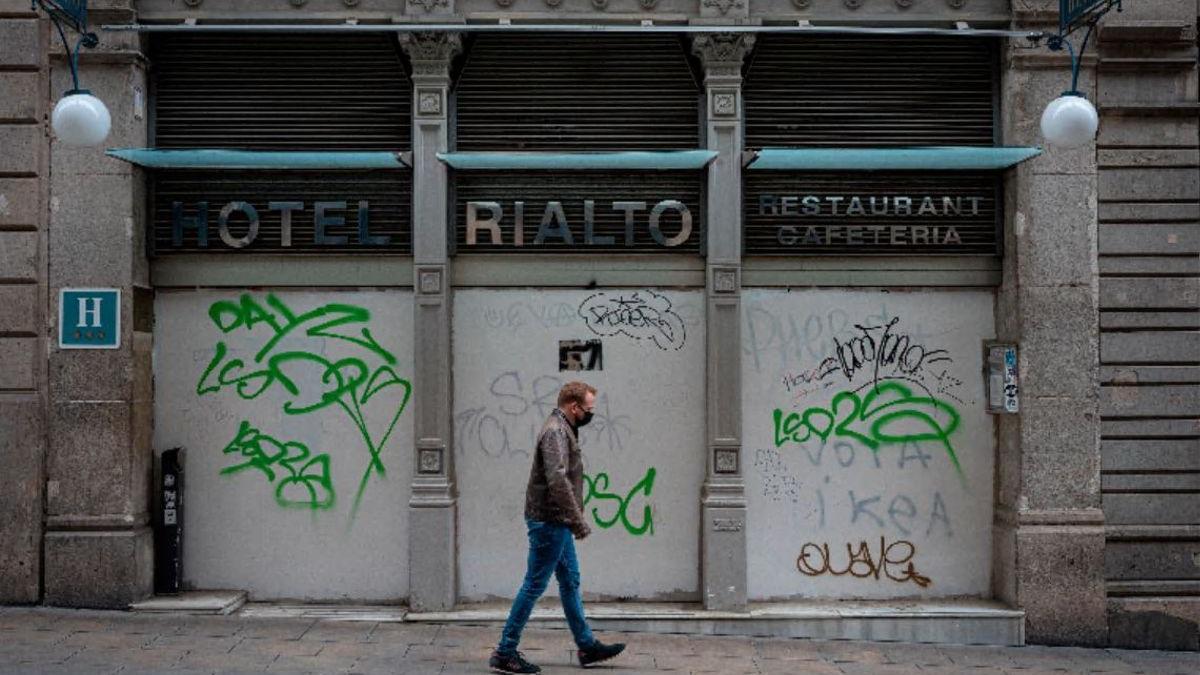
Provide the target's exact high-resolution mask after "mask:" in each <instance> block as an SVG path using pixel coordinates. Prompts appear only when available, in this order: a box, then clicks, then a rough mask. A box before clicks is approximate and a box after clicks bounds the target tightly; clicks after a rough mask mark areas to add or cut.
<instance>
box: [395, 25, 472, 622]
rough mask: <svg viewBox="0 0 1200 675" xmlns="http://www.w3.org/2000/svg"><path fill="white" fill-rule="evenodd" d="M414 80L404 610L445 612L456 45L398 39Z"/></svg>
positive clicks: (452, 576)
mask: <svg viewBox="0 0 1200 675" xmlns="http://www.w3.org/2000/svg"><path fill="white" fill-rule="evenodd" d="M400 39H401V43H402V45H403V46H404V50H405V52H407V53H408V56H409V58H410V59H411V61H412V71H413V75H412V80H413V106H412V109H413V147H412V158H413V169H412V170H413V263H414V264H413V269H414V274H415V279H414V283H413V288H414V290H415V295H416V308H415V316H414V322H413V324H414V326H415V330H416V336H415V340H414V343H415V353H414V354H413V369H414V377H413V381H414V384H415V387H416V389H417V392H416V394H417V395H416V396H415V397H414V401H413V405H414V411H415V417H414V427H415V434H416V461H415V463H414V467H413V481H412V498H411V500H410V501H409V509H410V513H409V547H408V550H409V559H408V573H409V579H410V583H409V589H410V590H409V593H410V597H409V605H410V606H411V607H412V608H413V609H414V610H421V611H436V610H447V609H450V608H452V607H453V606H454V603H455V601H456V600H457V595H458V576H457V570H458V564H457V557H456V522H457V508H458V507H457V498H456V495H455V486H454V452H453V447H452V438H451V433H452V431H451V430H452V426H451V418H452V412H451V409H452V408H451V403H452V402H451V395H452V389H451V379H450V375H451V373H450V302H451V291H450V259H449V250H448V243H447V242H448V241H449V238H448V228H449V227H450V223H449V221H448V218H447V213H446V196H447V194H448V190H449V184H448V174H447V170H446V166H445V165H444V164H442V163H441V162H440V161H439V160H438V158H437V153H439V152H444V151H446V150H448V149H449V105H450V99H449V94H450V62H451V61H452V60H453V58H454V56H455V55H456V54H457V53H458V51H459V49H460V48H461V45H460V41H459V36H458V35H454V34H447V33H437V34H434V33H414V34H408V35H402V36H401V38H400Z"/></svg>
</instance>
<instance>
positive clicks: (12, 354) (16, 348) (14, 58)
mask: <svg viewBox="0 0 1200 675" xmlns="http://www.w3.org/2000/svg"><path fill="white" fill-rule="evenodd" d="M46 27H47V26H46V22H44V21H39V20H38V18H37V15H36V14H34V13H32V12H31V11H30V9H29V3H28V2H22V1H20V0H0V147H3V148H4V150H3V152H0V308H3V309H2V311H0V463H2V465H3V466H4V473H5V480H4V481H3V482H0V513H2V514H4V516H3V518H0V604H8V603H33V602H37V601H38V600H39V599H40V597H41V572H42V565H41V558H42V556H41V547H42V518H43V514H42V499H43V492H42V487H43V484H44V482H43V481H44V477H43V458H44V457H45V447H46V445H45V434H46V430H45V422H44V420H45V406H46V373H45V370H46V367H45V364H46V358H45V354H46V317H45V313H44V312H45V307H46V306H47V299H46V298H47V296H46V206H45V205H46V190H47V187H48V181H47V176H48V174H49V172H48V171H47V157H48V155H49V153H48V147H47V139H46V117H47V115H48V114H49V106H48V103H47V92H48V91H49V82H48V81H49V74H50V67H49V63H48V62H47V59H46V41H47V37H48V33H47V30H46Z"/></svg>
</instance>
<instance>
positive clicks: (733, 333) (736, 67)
mask: <svg viewBox="0 0 1200 675" xmlns="http://www.w3.org/2000/svg"><path fill="white" fill-rule="evenodd" d="M753 44H754V38H753V37H752V36H749V35H733V34H719V35H702V36H698V37H696V38H695V39H694V41H693V44H692V46H693V51H695V53H696V54H697V55H698V56H699V57H700V59H701V61H702V62H703V63H704V96H705V101H706V102H707V103H706V105H705V110H706V114H705V134H706V145H707V147H708V148H709V149H710V150H716V151H717V152H718V153H719V154H718V156H717V159H716V160H715V161H714V162H713V163H712V164H710V165H709V167H708V200H707V214H708V223H707V225H708V260H707V265H706V268H707V270H706V275H705V278H706V295H707V312H706V316H707V323H706V330H707V333H706V345H707V351H708V359H707V364H706V381H707V393H706V395H707V400H708V407H707V418H708V425H707V428H708V443H707V447H706V449H705V452H706V455H707V457H706V465H707V467H708V470H707V473H706V477H705V481H704V489H703V491H702V494H701V527H702V528H703V529H702V531H701V532H702V534H701V541H702V545H701V550H702V556H703V560H702V563H701V570H702V575H703V593H704V607H705V609H716V610H727V611H743V610H745V608H746V485H745V479H744V478H743V475H742V468H743V464H744V462H743V461H742V395H741V381H742V361H741V354H742V345H741V283H740V281H741V258H742V96H741V92H742V74H741V72H742V58H743V57H744V56H745V55H746V53H747V52H749V51H750V48H751V47H752V46H753Z"/></svg>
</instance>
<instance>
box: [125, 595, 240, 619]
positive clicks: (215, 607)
mask: <svg viewBox="0 0 1200 675" xmlns="http://www.w3.org/2000/svg"><path fill="white" fill-rule="evenodd" d="M244 604H246V591H184V592H183V593H178V594H176V595H156V596H154V597H153V598H150V599H149V600H143V601H141V602H135V603H133V604H132V605H130V606H129V609H130V610H132V611H134V612H177V613H181V614H215V615H221V614H231V613H233V612H236V611H237V610H239V609H241V607H242V605H244Z"/></svg>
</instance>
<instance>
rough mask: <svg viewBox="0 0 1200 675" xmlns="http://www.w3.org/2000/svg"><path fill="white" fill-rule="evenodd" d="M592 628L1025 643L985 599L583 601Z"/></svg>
mask: <svg viewBox="0 0 1200 675" xmlns="http://www.w3.org/2000/svg"><path fill="white" fill-rule="evenodd" d="M508 609H509V605H508V603H488V604H478V605H475V604H463V605H459V606H458V607H456V608H455V609H454V610H452V611H448V612H412V611H410V612H409V613H408V614H406V615H405V617H404V620H405V621H408V622H419V621H424V622H431V623H495V624H500V623H502V622H503V621H504V620H505V618H506V617H507V616H508ZM585 609H586V612H587V616H588V621H589V623H590V624H591V626H592V627H593V628H594V629H596V630H598V631H606V630H607V631H629V632H645V633H683V634H692V635H742V636H755V637H788V638H813V639H820V640H872V641H880V642H921V643H934V644H982V645H1006V646H1019V645H1023V644H1025V613H1024V612H1022V611H1019V610H1013V609H1010V608H1008V607H1006V606H1004V605H1002V604H1000V603H997V602H993V601H987V600H944V601H912V602H895V601H892V602H871V601H855V602H850V601H846V602H836V601H828V602H821V601H810V602H759V603H751V604H750V607H749V611H747V612H744V613H743V612H723V611H712V610H705V609H704V608H702V607H701V606H700V605H699V604H698V603H697V604H691V603H658V602H655V603H649V602H647V603H638V602H610V603H605V602H589V603H586V607H585ZM530 623H532V624H536V625H538V626H539V627H543V628H545V627H563V628H565V627H566V621H565V619H564V618H563V613H562V609H561V607H560V606H559V605H558V604H557V601H555V600H552V599H550V598H547V599H545V600H543V601H541V602H539V603H538V607H536V608H535V609H534V612H533V615H532V616H531V617H530Z"/></svg>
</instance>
